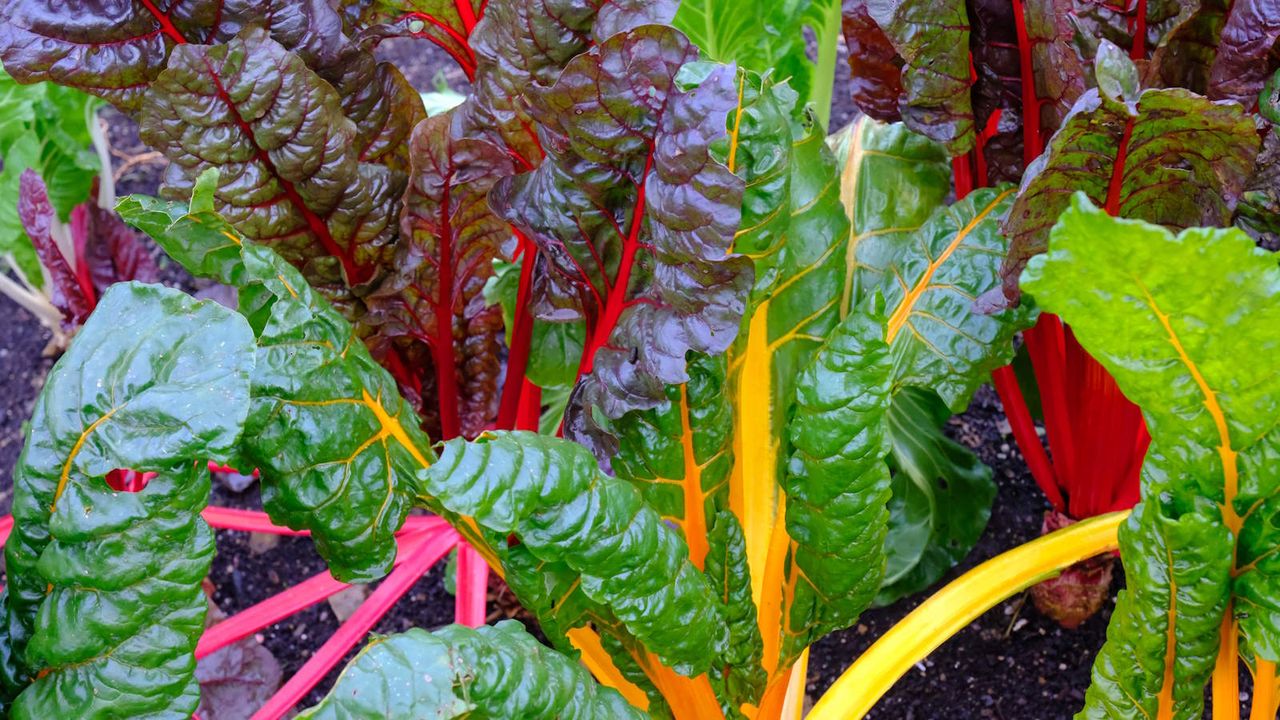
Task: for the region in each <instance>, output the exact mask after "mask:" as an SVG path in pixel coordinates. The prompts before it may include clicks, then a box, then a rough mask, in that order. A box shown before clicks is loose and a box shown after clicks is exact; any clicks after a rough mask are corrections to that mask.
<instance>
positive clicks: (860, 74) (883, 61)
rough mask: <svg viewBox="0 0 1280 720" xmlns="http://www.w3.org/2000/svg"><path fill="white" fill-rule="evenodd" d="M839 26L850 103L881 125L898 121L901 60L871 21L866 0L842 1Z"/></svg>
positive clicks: (886, 38)
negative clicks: (846, 57) (846, 51)
mask: <svg viewBox="0 0 1280 720" xmlns="http://www.w3.org/2000/svg"><path fill="white" fill-rule="evenodd" d="M842 26H843V29H844V40H845V43H846V44H847V45H848V46H849V70H850V71H851V72H852V73H853V102H854V104H855V105H857V106H858V109H859V110H861V111H862V112H864V113H866V114H867V115H870V116H871V117H873V118H875V119H876V120H879V121H881V122H896V121H898V120H901V119H902V116H901V114H900V113H899V112H898V98H899V97H901V96H902V64H903V61H902V58H901V57H900V56H899V55H898V51H896V50H894V49H893V43H892V42H890V41H889V37H888V36H887V35H885V34H884V30H881V29H880V26H879V25H877V24H876V21H875V20H872V19H871V14H870V13H869V12H868V11H867V0H844V8H843V18H842Z"/></svg>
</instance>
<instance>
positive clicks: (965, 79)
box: [846, 0, 974, 155]
mask: <svg viewBox="0 0 1280 720" xmlns="http://www.w3.org/2000/svg"><path fill="white" fill-rule="evenodd" d="M857 7H858V6H857V5H855V6H854V10H855V12H856V10H857ZM861 7H863V8H865V9H866V13H867V16H868V17H870V19H871V20H872V21H874V22H875V24H876V25H878V26H879V27H880V29H881V30H882V31H883V32H884V34H885V36H886V37H887V38H888V39H889V42H890V43H892V44H893V48H894V50H896V51H897V53H898V55H899V56H900V57H901V60H902V94H901V95H900V96H899V99H898V110H899V112H900V113H901V115H902V120H903V121H904V122H905V123H906V124H907V126H908V127H910V128H911V129H912V130H915V131H916V132H918V133H920V134H921V135H924V136H926V137H929V138H932V139H934V140H937V141H938V142H940V143H942V144H943V145H945V146H946V147H947V150H948V151H949V152H950V153H951V154H952V155H960V154H963V153H965V152H968V151H969V149H970V148H972V147H973V137H974V126H973V108H972V106H971V104H970V99H969V16H968V12H967V10H966V8H965V3H964V0H942V1H941V2H930V0H882V1H877V2H866V3H863V4H862V5H861ZM847 9H849V6H848V5H846V10H847ZM884 119H892V118H884Z"/></svg>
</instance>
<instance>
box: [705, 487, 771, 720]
mask: <svg viewBox="0 0 1280 720" xmlns="http://www.w3.org/2000/svg"><path fill="white" fill-rule="evenodd" d="M707 544H708V546H709V547H710V551H709V552H708V553H707V562H706V567H704V568H703V572H704V573H705V574H706V576H707V579H708V580H709V581H710V582H711V589H712V591H713V592H715V594H716V597H717V598H718V599H719V600H720V607H721V612H722V613H723V614H724V619H725V622H726V623H727V624H728V626H729V646H728V649H727V650H726V651H725V653H724V664H723V665H721V666H720V667H713V668H711V674H712V678H713V679H712V682H713V687H715V690H716V695H717V697H719V698H720V699H721V705H722V706H723V708H724V710H725V716H726V717H740V713H741V711H740V710H739V708H740V707H742V705H743V703H755V702H756V699H757V698H759V697H760V695H761V694H762V693H763V692H764V686H765V681H766V680H767V678H766V676H765V672H764V667H763V666H762V665H761V664H760V660H761V656H762V655H763V653H764V646H763V643H762V641H761V639H760V625H759V622H758V621H757V619H756V605H755V602H754V601H752V599H751V577H750V568H749V567H748V565H747V547H746V538H745V537H743V534H742V525H741V524H740V523H739V522H738V516H736V515H734V514H733V513H732V512H729V511H727V510H726V511H721V512H720V513H718V514H717V515H716V516H715V520H714V522H713V524H712V526H711V532H710V534H709V535H708V537H707Z"/></svg>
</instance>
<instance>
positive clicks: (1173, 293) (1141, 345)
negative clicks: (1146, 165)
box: [1024, 193, 1280, 716]
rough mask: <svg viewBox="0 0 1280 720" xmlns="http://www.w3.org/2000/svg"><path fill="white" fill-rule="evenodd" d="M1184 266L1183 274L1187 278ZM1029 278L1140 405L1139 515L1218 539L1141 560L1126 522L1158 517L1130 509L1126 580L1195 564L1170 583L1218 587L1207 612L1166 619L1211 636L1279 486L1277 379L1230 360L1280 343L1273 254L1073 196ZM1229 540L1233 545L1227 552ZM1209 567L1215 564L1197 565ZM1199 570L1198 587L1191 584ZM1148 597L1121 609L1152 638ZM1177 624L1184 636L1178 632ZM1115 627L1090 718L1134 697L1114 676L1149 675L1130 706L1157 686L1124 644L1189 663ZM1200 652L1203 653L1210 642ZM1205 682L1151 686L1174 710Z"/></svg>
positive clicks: (1263, 642)
mask: <svg viewBox="0 0 1280 720" xmlns="http://www.w3.org/2000/svg"><path fill="white" fill-rule="evenodd" d="M1187 268H1194V269H1195V272H1194V273H1192V274H1188V272H1187ZM1025 275H1026V277H1025V283H1024V284H1025V287H1026V289H1027V291H1028V292H1030V293H1032V294H1033V295H1034V296H1035V298H1036V301H1037V303H1039V304H1040V305H1042V306H1044V307H1045V308H1046V309H1047V310H1051V311H1053V312H1055V313H1057V314H1059V315H1061V316H1062V318H1063V319H1064V320H1065V321H1067V322H1069V323H1071V326H1072V331H1073V332H1074V333H1075V335H1076V337H1077V339H1079V340H1080V343H1081V344H1082V345H1083V346H1084V347H1085V348H1086V349H1087V350H1088V351H1089V352H1090V354H1092V355H1093V356H1094V357H1096V358H1097V359H1098V360H1099V361H1100V362H1101V363H1102V364H1103V366H1104V367H1106V369H1107V370H1108V371H1109V372H1110V373H1111V374H1112V376H1114V377H1115V379H1116V382H1117V384H1118V385H1119V387H1120V389H1121V391H1122V392H1124V394H1125V396H1126V397H1129V398H1132V399H1133V401H1134V402H1135V403H1137V404H1138V405H1139V406H1140V407H1142V409H1143V411H1144V414H1145V418H1146V423H1147V427H1148V428H1149V429H1150V431H1151V436H1152V438H1153V444H1152V449H1151V450H1150V451H1149V452H1148V456H1147V461H1146V463H1145V464H1144V467H1143V473H1144V481H1143V499H1144V504H1145V506H1146V510H1145V513H1156V512H1157V511H1158V513H1159V517H1160V518H1167V520H1164V521H1163V522H1174V521H1176V522H1183V521H1185V520H1186V519H1187V518H1188V517H1194V516H1195V515H1197V514H1199V515H1203V516H1204V518H1203V519H1202V520H1201V521H1197V522H1202V523H1207V524H1209V525H1211V527H1212V528H1213V531H1212V532H1213V533H1216V534H1218V535H1220V536H1221V537H1220V539H1215V540H1214V541H1213V542H1212V543H1210V542H1208V541H1207V540H1205V539H1203V538H1198V539H1196V540H1194V541H1192V542H1188V543H1187V544H1186V546H1185V547H1183V546H1182V545H1181V544H1179V545H1177V546H1176V547H1174V548H1173V549H1172V550H1170V551H1169V552H1168V553H1167V554H1168V557H1167V558H1162V557H1160V556H1158V555H1157V556H1156V557H1151V555H1152V552H1150V551H1149V548H1140V547H1134V546H1133V545H1132V543H1133V542H1135V538H1136V537H1138V533H1140V532H1141V533H1145V535H1144V536H1149V535H1150V531H1149V530H1147V529H1146V526H1147V525H1148V524H1149V523H1154V522H1155V517H1147V515H1146V514H1140V515H1138V516H1135V520H1133V521H1131V523H1135V524H1136V525H1135V527H1134V528H1132V530H1131V531H1130V533H1129V541H1128V542H1129V543H1130V545H1129V547H1127V548H1125V549H1124V551H1123V553H1122V556H1123V558H1124V562H1125V566H1126V576H1127V577H1129V578H1131V580H1130V583H1131V587H1142V585H1134V584H1133V583H1135V582H1140V580H1139V579H1141V580H1145V579H1146V578H1147V577H1148V576H1149V575H1150V573H1148V572H1147V571H1143V570H1140V568H1143V567H1148V565H1149V564H1151V563H1157V562H1160V561H1161V560H1164V561H1165V562H1166V563H1168V562H1172V563H1173V565H1174V567H1175V569H1178V568H1185V569H1188V570H1189V571H1191V572H1193V573H1194V574H1193V575H1192V576H1191V577H1189V578H1188V579H1187V580H1185V581H1183V580H1179V581H1178V582H1177V583H1176V587H1178V589H1179V591H1180V592H1181V591H1182V588H1184V587H1185V588H1187V590H1188V591H1189V592H1198V591H1203V592H1206V593H1207V592H1208V591H1209V590H1211V589H1212V590H1213V591H1214V592H1217V593H1219V594H1220V595H1221V597H1220V599H1219V601H1218V605H1217V606H1215V607H1216V608H1217V610H1216V614H1214V615H1213V616H1212V617H1210V618H1207V619H1205V620H1204V621H1203V623H1202V622H1201V619H1200V616H1199V614H1196V613H1191V612H1189V613H1187V614H1185V615H1184V614H1183V613H1179V614H1178V616H1177V617H1179V618H1185V619H1186V622H1185V623H1184V624H1183V626H1184V627H1186V636H1187V637H1188V638H1190V637H1197V636H1199V637H1200V638H1201V641H1202V642H1204V643H1210V644H1216V643H1217V636H1216V634H1214V633H1212V631H1211V630H1209V631H1206V629H1205V628H1211V627H1216V626H1218V625H1220V624H1221V622H1222V609H1223V606H1224V603H1225V602H1226V601H1227V599H1228V596H1227V593H1226V592H1225V590H1226V587H1227V583H1229V582H1230V581H1229V579H1228V578H1229V576H1230V575H1231V574H1233V573H1235V572H1238V571H1240V570H1243V569H1244V568H1241V567H1240V566H1236V567H1233V566H1232V556H1233V554H1234V555H1235V556H1236V557H1237V561H1238V562H1239V558H1246V560H1245V562H1248V561H1249V559H1250V558H1251V556H1252V558H1256V555H1254V553H1255V550H1256V547H1257V544H1256V540H1257V539H1258V538H1259V535H1258V534H1257V533H1258V532H1259V531H1260V528H1259V527H1258V518H1257V517H1256V513H1257V512H1258V508H1259V507H1263V506H1264V502H1265V501H1267V500H1268V499H1269V498H1272V497H1274V496H1275V495H1276V493H1277V491H1278V490H1280V473H1277V472H1276V470H1275V466H1274V463H1273V462H1272V461H1273V460H1274V458H1275V457H1276V451H1275V438H1274V430H1275V426H1276V420H1277V417H1280V377H1277V376H1276V374H1275V373H1274V372H1272V371H1271V369H1270V368H1268V367H1265V363H1263V364H1256V363H1247V362H1240V358H1242V357H1249V356H1257V355H1258V354H1259V353H1261V354H1263V355H1265V354H1266V353H1269V352H1273V351H1274V350H1275V349H1277V348H1280V334H1278V333H1277V332H1276V328H1277V327H1278V326H1277V322H1280V301H1278V300H1277V298H1280V269H1277V267H1276V264H1275V260H1274V257H1273V256H1271V254H1270V253H1267V252H1266V251H1263V250H1261V249H1259V248H1257V247H1255V246H1254V244H1253V242H1252V241H1251V240H1250V239H1249V238H1248V237H1247V236H1246V235H1245V234H1244V233H1242V232H1240V231H1238V230H1234V229H1229V230H1215V229H1208V228H1194V229H1190V230H1185V231H1183V232H1182V233H1181V234H1179V235H1177V236H1175V235H1173V234H1172V233H1171V232H1169V231H1168V230H1165V229H1164V228H1161V227H1159V226H1154V225H1149V224H1147V223H1144V222H1141V221H1133V220H1121V219H1115V218H1111V217H1109V216H1108V215H1107V214H1106V213H1104V212H1103V211H1101V210H1098V209H1097V208H1095V207H1093V206H1092V204H1091V203H1090V202H1089V200H1088V199H1087V198H1086V197H1085V196H1084V195H1083V194H1081V193H1077V194H1076V196H1075V197H1074V198H1073V200H1072V204H1071V207H1070V209H1068V211H1067V212H1066V213H1064V214H1063V217H1062V219H1061V221H1060V222H1059V224H1058V225H1057V226H1055V227H1054V230H1053V232H1052V234H1051V237H1050V253H1049V254H1047V255H1042V256H1040V257H1037V258H1035V259H1033V260H1032V262H1031V264H1030V265H1029V266H1028V268H1027V271H1026V273H1025ZM1086 288H1087V289H1088V290H1087V291H1086ZM1143 518H1145V519H1143ZM1242 526H1243V527H1244V528H1245V530H1243V531H1242V530H1241V527H1242ZM1229 532H1230V534H1228V533H1229ZM1233 537H1234V538H1238V540H1237V542H1239V543H1241V544H1240V545H1237V546H1236V547H1235V548H1234V551H1233V549H1232V547H1231V542H1232V538H1233ZM1124 542H1125V541H1124V540H1123V539H1122V543H1124ZM1122 546H1123V545H1122ZM1210 549H1211V550H1212V552H1211V553H1210V552H1209V551H1210ZM1242 551H1243V552H1242ZM1202 557H1203V558H1205V559H1203V560H1200V559H1198V558H1202ZM1209 563H1212V566H1213V568H1220V570H1218V569H1215V570H1212V571H1210V570H1208V569H1205V570H1200V569H1198V566H1201V565H1206V564H1209ZM1254 569H1255V570H1256V568H1254ZM1165 574H1167V573H1165ZM1250 574H1251V573H1248V572H1246V573H1245V576H1246V577H1245V578H1244V579H1239V580H1240V581H1241V590H1242V591H1244V592H1245V595H1244V597H1245V598H1246V602H1247V598H1249V594H1248V593H1249V592H1250V590H1251V589H1256V587H1257V586H1256V585H1252V583H1256V582H1259V581H1261V582H1263V583H1265V582H1266V581H1265V579H1263V578H1262V577H1261V574H1260V575H1259V576H1258V579H1248V577H1247V576H1248V575H1250ZM1197 576H1198V584H1197V583H1195V582H1193V580H1196V579H1197ZM1215 583H1216V584H1215ZM1165 585H1167V581H1165V580H1163V579H1162V578H1161V577H1160V576H1159V575H1156V576H1154V577H1153V580H1152V584H1151V586H1152V587H1155V588H1156V589H1157V590H1159V588H1161V587H1164V586H1165ZM1219 585H1221V587H1219ZM1162 592H1164V594H1165V595H1167V590H1164V591H1162ZM1135 596H1137V593H1136V592H1135ZM1158 600H1160V598H1159V597H1157V599H1156V600H1155V601H1148V600H1144V599H1142V598H1141V597H1138V598H1137V599H1135V600H1133V601H1131V602H1132V605H1133V607H1131V608H1130V609H1126V610H1125V612H1124V613H1123V614H1121V613H1120V612H1119V611H1118V613H1117V614H1118V616H1119V617H1122V618H1134V620H1133V624H1136V625H1137V626H1139V627H1140V628H1141V630H1140V632H1141V633H1143V634H1146V635H1148V636H1149V635H1150V634H1151V633H1150V629H1151V627H1153V625H1152V624H1151V623H1149V622H1147V615H1149V614H1151V613H1153V612H1154V613H1159V614H1160V615H1161V616H1162V617H1167V615H1168V611H1169V608H1168V607H1167V604H1166V605H1161V604H1160V603H1159V602H1158ZM1204 607H1205V608H1208V607H1209V606H1208V605H1205V606H1204ZM1242 607H1243V606H1242ZM1201 612H1208V611H1207V610H1203V611H1201ZM1124 622H1128V620H1125V621H1124ZM1166 624H1167V622H1165V621H1162V622H1161V625H1166ZM1161 625H1155V626H1154V627H1161ZM1115 627H1117V628H1124V627H1125V626H1124V625H1118V626H1115ZM1240 627H1241V629H1242V630H1243V631H1244V632H1245V633H1249V634H1250V635H1245V639H1246V640H1247V641H1248V642H1249V643H1250V644H1251V645H1252V646H1254V647H1257V648H1260V649H1264V648H1274V647H1275V636H1274V635H1273V634H1271V627H1270V626H1269V624H1268V623H1267V622H1265V621H1263V620H1262V618H1259V619H1258V621H1250V622H1243V621H1242V622H1241V624H1240ZM1177 633H1178V637H1179V642H1181V638H1182V637H1183V635H1184V632H1183V630H1181V629H1180V630H1178V631H1177ZM1114 634H1115V639H1114V641H1113V642H1112V644H1113V645H1114V646H1115V649H1114V650H1110V651H1108V650H1104V653H1103V655H1102V656H1101V658H1102V659H1101V660H1100V661H1099V664H1098V666H1097V667H1096V668H1095V676H1096V677H1095V686H1097V689H1096V690H1093V691H1091V694H1090V708H1093V709H1091V710H1090V712H1095V713H1097V714H1098V716H1101V713H1102V712H1103V709H1105V708H1107V707H1111V706H1114V705H1115V704H1116V703H1121V704H1123V703H1130V704H1132V701H1128V700H1126V699H1124V698H1123V697H1119V695H1118V693H1117V692H1116V691H1115V690H1114V689H1113V687H1112V686H1113V685H1119V686H1120V687H1124V688H1125V689H1126V690H1130V689H1132V688H1133V683H1135V682H1145V683H1147V685H1146V687H1147V688H1148V692H1146V693H1139V694H1137V695H1135V697H1137V698H1139V701H1138V702H1141V703H1146V702H1148V700H1147V699H1148V698H1154V697H1155V694H1156V693H1155V691H1150V688H1151V680H1150V677H1151V676H1152V673H1153V672H1155V671H1154V670H1151V669H1144V670H1143V672H1142V673H1141V677H1140V678H1139V679H1138V680H1135V679H1133V677H1132V673H1131V672H1130V671H1125V670H1123V669H1116V668H1117V666H1118V665H1119V663H1121V662H1123V663H1124V665H1125V666H1128V665H1130V664H1131V663H1132V662H1133V660H1134V657H1135V656H1136V657H1137V658H1139V662H1141V663H1143V668H1150V665H1149V663H1152V662H1157V663H1158V664H1159V667H1160V668H1165V667H1167V666H1168V664H1169V663H1176V666H1177V667H1178V668H1189V667H1191V666H1193V665H1194V666H1196V667H1199V666H1200V665H1199V663H1201V656H1200V654H1197V652H1196V651H1191V650H1189V651H1187V652H1188V653H1190V654H1185V655H1184V653H1183V651H1182V650H1181V648H1179V649H1178V652H1176V653H1175V654H1174V655H1173V656H1170V655H1168V653H1165V652H1161V653H1159V654H1155V653H1154V651H1153V650H1150V649H1144V648H1138V649H1134V648H1132V647H1131V646H1132V644H1133V642H1134V638H1133V637H1131V635H1132V630H1129V631H1128V632H1126V630H1124V629H1117V630H1116V631H1115V633H1114ZM1254 636H1256V637H1254ZM1208 657H1209V661H1212V658H1213V654H1212V652H1211V651H1210V652H1209V656H1208ZM1120 658H1123V660H1120ZM1179 672H1182V671H1179ZM1116 678H1118V679H1116ZM1142 678H1145V679H1142ZM1184 678H1185V679H1184ZM1203 680H1204V674H1203V673H1191V672H1190V671H1189V670H1188V671H1187V672H1185V673H1182V674H1178V675H1176V676H1175V682H1174V685H1173V687H1172V688H1165V687H1159V688H1157V689H1158V690H1163V691H1164V692H1165V693H1169V692H1172V700H1171V701H1170V702H1176V703H1177V704H1178V705H1179V706H1181V704H1182V703H1183V702H1184V698H1185V702H1186V703H1188V707H1189V704H1190V703H1191V699H1190V698H1191V696H1192V695H1194V696H1195V698H1199V697H1200V695H1199V693H1200V688H1201V686H1202V685H1203ZM1196 702H1197V703H1198V702H1199V700H1198V699H1197V700H1196ZM1126 713H1127V714H1126V716H1127V715H1128V714H1136V713H1134V712H1131V711H1126Z"/></svg>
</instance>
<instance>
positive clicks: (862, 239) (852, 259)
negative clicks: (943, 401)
mask: <svg viewBox="0 0 1280 720" xmlns="http://www.w3.org/2000/svg"><path fill="white" fill-rule="evenodd" d="M829 142H831V143H832V145H833V147H834V150H835V155H836V159H837V161H838V162H839V163H840V164H841V167H842V170H841V173H840V202H841V204H843V205H844V208H845V212H846V213H847V214H848V215H849V219H850V221H851V222H850V225H849V241H848V243H847V244H846V245H845V248H844V265H845V282H844V295H843V297H842V298H841V303H840V311H841V313H842V314H847V313H849V312H851V311H852V310H853V308H854V306H855V305H857V304H858V303H860V302H862V301H863V300H864V299H865V298H867V297H869V296H870V295H871V294H872V293H874V292H875V291H876V290H877V289H879V288H880V286H881V285H882V284H883V283H884V273H885V271H886V270H887V269H888V268H889V266H890V264H891V263H892V262H893V261H894V260H896V259H897V258H898V257H899V256H900V255H901V254H902V253H903V252H905V251H906V249H907V248H908V247H909V246H910V243H911V236H912V233H914V232H915V231H916V230H918V229H920V227H921V226H922V225H924V223H925V221H926V220H928V219H929V216H930V215H931V214H932V213H933V212H934V210H936V209H937V208H938V207H939V206H941V205H942V203H943V199H944V198H945V197H946V196H947V193H949V192H950V191H951V166H950V163H949V162H948V161H947V153H946V150H945V149H944V148H943V147H942V146H941V145H939V144H937V143H935V142H933V141H932V140H929V139H928V138H926V137H924V136H922V135H917V134H915V133H913V132H911V131H910V130H908V129H907V128H906V126H905V125H903V124H902V123H894V124H892V125H885V124H882V123H878V122H876V121H875V120H872V119H870V118H859V119H858V120H857V121H855V122H854V123H853V125H851V126H850V127H848V128H847V129H845V130H843V131H841V132H840V133H839V134H837V135H835V136H833V137H832V138H831V140H830V141H829Z"/></svg>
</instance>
